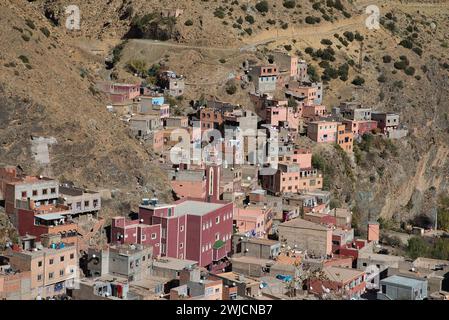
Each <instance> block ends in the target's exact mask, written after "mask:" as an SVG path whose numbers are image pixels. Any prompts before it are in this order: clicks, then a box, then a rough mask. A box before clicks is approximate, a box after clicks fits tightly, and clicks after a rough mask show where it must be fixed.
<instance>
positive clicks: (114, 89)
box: [111, 83, 140, 100]
mask: <svg viewBox="0 0 449 320" xmlns="http://www.w3.org/2000/svg"><path fill="white" fill-rule="evenodd" d="M111 94H122V95H125V97H126V98H127V99H129V100H133V99H135V98H137V97H138V96H139V95H140V85H139V84H125V83H114V84H112V85H111Z"/></svg>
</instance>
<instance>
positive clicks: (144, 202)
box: [142, 198, 150, 206]
mask: <svg viewBox="0 0 449 320" xmlns="http://www.w3.org/2000/svg"><path fill="white" fill-rule="evenodd" d="M149 204H150V199H148V198H143V199H142V205H144V206H148V205H149Z"/></svg>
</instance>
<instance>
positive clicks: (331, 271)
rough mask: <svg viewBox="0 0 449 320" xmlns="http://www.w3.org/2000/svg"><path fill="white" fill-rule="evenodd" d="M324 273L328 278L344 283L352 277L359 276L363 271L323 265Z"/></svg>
mask: <svg viewBox="0 0 449 320" xmlns="http://www.w3.org/2000/svg"><path fill="white" fill-rule="evenodd" d="M323 271H324V273H325V274H326V276H327V277H328V278H329V280H332V281H336V282H342V283H346V282H348V281H352V280H353V279H354V278H357V277H359V276H361V275H362V274H363V273H364V272H363V271H360V270H356V269H350V268H343V267H325V268H323Z"/></svg>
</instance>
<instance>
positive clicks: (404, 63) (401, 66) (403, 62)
mask: <svg viewBox="0 0 449 320" xmlns="http://www.w3.org/2000/svg"><path fill="white" fill-rule="evenodd" d="M407 66H408V61H406V60H400V61H396V62H395V63H394V67H395V68H396V69H398V70H404V69H405V68H407Z"/></svg>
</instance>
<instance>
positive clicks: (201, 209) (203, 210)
mask: <svg viewBox="0 0 449 320" xmlns="http://www.w3.org/2000/svg"><path fill="white" fill-rule="evenodd" d="M225 205H227V204H225V203H210V202H202V201H194V200H187V201H184V202H181V203H180V204H178V205H177V206H176V207H175V215H177V216H183V215H186V214H191V215H195V216H204V215H206V214H208V213H209V212H211V211H214V210H217V209H220V208H222V207H224V206H225Z"/></svg>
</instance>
